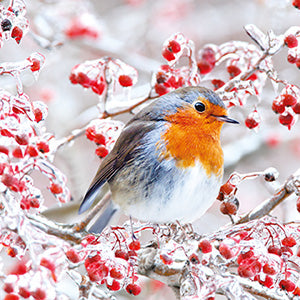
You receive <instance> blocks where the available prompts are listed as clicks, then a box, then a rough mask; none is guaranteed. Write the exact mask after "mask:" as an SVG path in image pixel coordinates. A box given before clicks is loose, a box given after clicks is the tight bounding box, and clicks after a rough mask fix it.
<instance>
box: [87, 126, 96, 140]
mask: <svg viewBox="0 0 300 300" xmlns="http://www.w3.org/2000/svg"><path fill="white" fill-rule="evenodd" d="M95 134H96V130H95V127H94V126H92V127H88V128H87V129H86V130H85V135H86V137H87V138H88V139H89V140H91V141H94V138H95Z"/></svg>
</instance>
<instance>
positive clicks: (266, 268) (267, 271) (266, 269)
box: [263, 264, 277, 275]
mask: <svg viewBox="0 0 300 300" xmlns="http://www.w3.org/2000/svg"><path fill="white" fill-rule="evenodd" d="M263 272H264V273H265V274H268V275H275V274H276V273H277V272H276V270H275V269H274V268H273V267H272V266H270V265H269V264H265V265H264V266H263Z"/></svg>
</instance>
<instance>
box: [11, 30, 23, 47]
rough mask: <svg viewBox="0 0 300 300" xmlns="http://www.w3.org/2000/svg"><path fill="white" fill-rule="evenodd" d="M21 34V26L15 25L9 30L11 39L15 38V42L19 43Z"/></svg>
mask: <svg viewBox="0 0 300 300" xmlns="http://www.w3.org/2000/svg"><path fill="white" fill-rule="evenodd" d="M22 36H23V30H22V29H21V28H19V27H18V26H15V27H14V28H13V30H12V32H11V37H12V38H13V39H15V41H16V42H17V44H19V43H20V41H21V38H22Z"/></svg>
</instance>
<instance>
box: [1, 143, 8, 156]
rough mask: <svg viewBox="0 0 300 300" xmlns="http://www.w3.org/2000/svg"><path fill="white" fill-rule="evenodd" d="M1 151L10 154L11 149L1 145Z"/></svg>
mask: <svg viewBox="0 0 300 300" xmlns="http://www.w3.org/2000/svg"><path fill="white" fill-rule="evenodd" d="M0 152H1V153H4V154H6V155H8V153H9V150H8V148H6V147H5V146H2V145H0Z"/></svg>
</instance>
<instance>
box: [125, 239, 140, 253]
mask: <svg viewBox="0 0 300 300" xmlns="http://www.w3.org/2000/svg"><path fill="white" fill-rule="evenodd" d="M128 247H129V249H130V250H135V251H137V250H140V249H141V243H140V241H138V240H134V241H132V242H131V243H130V244H129V246H128Z"/></svg>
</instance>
